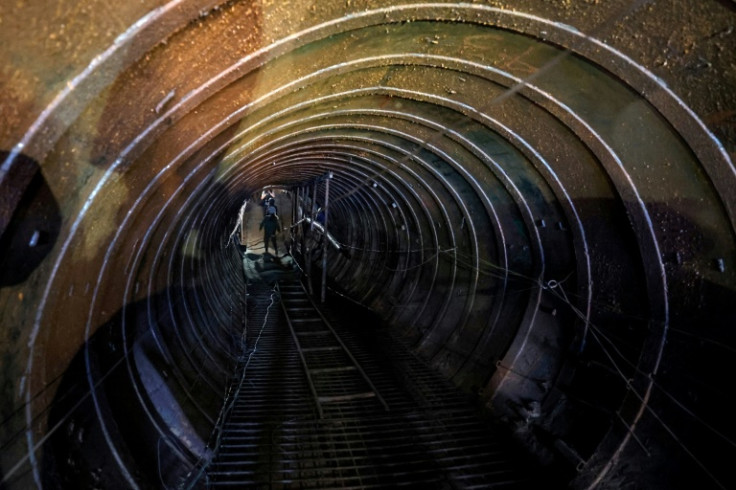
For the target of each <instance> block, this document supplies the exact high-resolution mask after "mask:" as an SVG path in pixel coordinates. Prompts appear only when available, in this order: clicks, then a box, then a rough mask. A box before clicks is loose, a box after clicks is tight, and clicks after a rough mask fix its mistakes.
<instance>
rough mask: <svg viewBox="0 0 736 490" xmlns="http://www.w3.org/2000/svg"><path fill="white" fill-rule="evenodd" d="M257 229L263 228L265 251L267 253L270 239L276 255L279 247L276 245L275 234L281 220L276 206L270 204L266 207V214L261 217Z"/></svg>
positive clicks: (279, 228) (279, 229) (278, 229)
mask: <svg viewBox="0 0 736 490" xmlns="http://www.w3.org/2000/svg"><path fill="white" fill-rule="evenodd" d="M258 229H259V230H263V245H264V247H265V248H266V253H268V244H269V241H271V242H273V251H274V254H276V255H278V254H279V249H278V246H277V245H276V234H277V233H278V232H280V231H281V220H280V219H279V216H278V215H277V214H276V208H274V207H272V206H271V207H268V208H267V210H266V215H265V216H264V217H263V221H261V224H260V226H259V227H258Z"/></svg>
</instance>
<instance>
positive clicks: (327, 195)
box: [321, 174, 332, 303]
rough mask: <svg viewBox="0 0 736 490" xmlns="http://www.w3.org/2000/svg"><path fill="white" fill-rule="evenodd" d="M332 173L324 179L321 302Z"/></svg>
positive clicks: (325, 271)
mask: <svg viewBox="0 0 736 490" xmlns="http://www.w3.org/2000/svg"><path fill="white" fill-rule="evenodd" d="M331 177H332V174H328V175H327V179H325V209H324V212H325V222H324V223H322V229H323V231H322V296H321V300H322V303H324V302H325V293H326V291H327V214H328V213H327V210H328V209H329V205H330V178H331Z"/></svg>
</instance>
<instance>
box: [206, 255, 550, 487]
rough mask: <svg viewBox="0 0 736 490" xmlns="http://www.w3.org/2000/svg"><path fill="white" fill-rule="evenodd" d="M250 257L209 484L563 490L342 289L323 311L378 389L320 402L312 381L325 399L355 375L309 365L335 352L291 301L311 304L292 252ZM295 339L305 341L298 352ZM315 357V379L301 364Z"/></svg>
mask: <svg viewBox="0 0 736 490" xmlns="http://www.w3.org/2000/svg"><path fill="white" fill-rule="evenodd" d="M254 248H255V247H254ZM243 259H244V260H243V262H244V266H245V270H246V274H247V275H248V281H249V286H248V298H247V304H248V318H247V322H248V323H247V325H248V327H247V342H246V344H247V348H246V351H245V352H244V354H243V355H242V357H241V359H240V366H239V369H238V371H237V373H236V375H235V376H234V379H233V382H232V389H231V390H230V393H231V395H230V397H231V398H232V400H230V401H233V403H232V405H231V406H232V409H231V410H230V412H229V414H228V416H227V418H226V420H225V423H224V428H223V432H222V433H221V438H220V443H219V447H218V448H217V450H216V452H215V456H214V458H213V460H212V462H211V464H210V465H209V467H208V469H207V474H206V478H207V484H208V485H210V486H212V487H244V486H248V487H259V488H376V487H381V488H386V487H405V488H447V489H450V488H520V489H521V488H524V489H528V488H541V487H542V486H544V487H545V488H564V485H563V484H562V483H559V482H558V483H559V484H558V485H556V484H555V481H556V480H555V478H554V477H553V476H552V475H550V474H549V472H548V471H547V470H546V469H543V468H542V467H541V466H540V465H538V464H537V463H536V462H535V461H534V460H533V459H531V458H529V457H527V455H526V454H525V453H523V452H522V451H521V450H520V449H519V448H518V447H517V446H516V444H515V441H514V440H513V438H512V437H511V434H510V433H508V431H507V428H506V427H503V426H500V425H497V424H496V423H495V422H494V421H493V420H492V419H490V418H489V417H487V416H486V415H483V414H482V413H481V412H480V411H479V409H478V408H477V407H476V406H475V405H474V403H473V400H472V398H471V397H470V396H468V395H465V394H463V393H461V392H459V391H458V390H457V389H456V388H455V387H454V386H452V385H451V384H450V383H449V382H447V381H446V380H444V379H443V378H441V377H440V376H439V375H438V374H436V373H435V372H433V371H432V370H431V369H430V368H429V367H428V366H427V365H426V364H425V363H423V362H422V361H421V360H420V359H419V358H417V357H416V356H414V355H412V354H411V353H410V351H409V350H408V349H407V348H406V347H405V346H403V345H402V344H401V342H400V341H399V340H398V339H397V338H395V337H394V336H392V334H391V333H390V332H389V331H388V329H386V328H385V327H384V326H383V325H381V324H380V322H379V321H378V320H377V319H376V318H374V317H373V316H372V315H371V314H370V312H367V311H362V310H361V309H360V308H359V307H357V306H353V305H349V304H345V303H343V302H342V301H344V300H342V299H341V298H339V297H337V296H332V297H330V296H328V301H327V302H326V303H325V304H324V305H320V311H321V312H322V314H323V315H324V319H325V320H328V321H329V325H331V327H332V329H334V332H335V333H336V334H337V336H338V337H339V339H340V340H341V341H342V343H343V344H344V346H345V347H346V349H347V350H348V351H349V352H350V354H351V355H352V356H353V358H354V360H355V362H357V364H358V365H359V368H358V369H360V370H362V371H363V372H364V373H365V377H367V378H368V380H369V382H370V383H371V384H372V386H373V389H374V390H375V392H376V394H375V396H366V397H360V396H356V397H351V396H343V397H340V396H334V397H332V398H330V397H324V396H323V397H322V400H323V403H322V404H321V405H320V404H318V403H317V402H316V400H317V398H316V397H315V396H314V395H315V393H314V392H313V391H312V387H315V389H316V390H317V391H318V393H316V394H317V395H324V394H325V391H324V390H332V391H330V393H335V392H337V393H346V392H350V390H351V389H353V388H354V387H353V386H352V385H353V384H354V383H356V381H355V378H354V377H353V378H351V377H350V376H347V375H345V374H344V373H342V372H339V373H335V375H334V376H332V378H331V379H329V380H328V381H326V383H327V385H329V386H327V387H325V384H324V383H325V382H324V381H323V382H322V386H320V381H319V380H318V376H317V375H316V374H315V372H317V371H329V368H328V369H311V368H313V367H314V366H317V365H318V366H325V365H329V363H330V362H334V355H335V354H334V352H333V351H332V350H331V349H330V348H329V347H328V348H324V347H323V348H322V349H325V350H326V351H327V353H326V354H325V355H323V356H322V357H317V358H315V357H314V355H318V356H319V351H320V348H319V346H320V345H324V344H321V341H320V340H319V337H317V336H315V335H317V334H316V333H315V332H316V330H312V331H311V332H310V331H305V330H304V328H305V327H303V326H302V327H300V326H298V324H299V321H300V320H301V321H302V323H304V322H306V323H308V322H309V320H308V319H306V317H305V316H304V315H309V314H308V313H307V314H302V316H301V317H299V314H300V311H301V310H305V308H301V307H298V306H296V307H295V306H294V305H296V304H297V303H299V302H306V300H304V299H303V298H302V297H299V298H296V297H295V295H297V296H298V295H299V291H300V290H301V291H304V289H303V288H302V286H301V283H300V282H299V279H300V278H299V275H298V271H295V270H294V269H293V268H292V267H291V265H290V263H289V259H290V258H289V257H288V256H285V257H275V256H264V255H261V254H259V253H257V251H256V250H254V249H247V250H245V251H244V253H243ZM303 294H304V296H306V292H304V293H303ZM281 302H284V306H283V307H282V304H281ZM309 303H311V301H309ZM287 311H289V313H288V317H289V318H290V319H291V327H290V322H289V321H287V313H286V312H287ZM291 328H293V329H296V331H297V332H298V333H296V334H294V333H292V331H291ZM314 328H315V329H323V327H314ZM299 329H301V331H300V330H299ZM295 338H298V339H301V342H300V346H301V350H300V348H299V347H298V346H297V344H296V340H295ZM308 342H312V343H311V344H310V343H308ZM315 346H317V347H316V348H315ZM309 353H312V355H313V356H312V358H311V359H310V360H309V361H308V364H307V365H308V366H309V368H310V371H311V372H312V375H311V377H310V378H308V376H307V374H306V370H305V364H303V362H302V360H301V359H302V357H308V356H309V355H310V354H309ZM325 356H327V357H325ZM329 356H332V357H329ZM325 363H327V364H325ZM349 369H350V370H351V371H355V369H353V368H349ZM336 371H340V368H337V369H336ZM310 383H311V385H310ZM355 389H357V390H358V391H360V390H361V389H362V388H355ZM328 399H329V400H330V401H325V400H328ZM318 405H319V407H318Z"/></svg>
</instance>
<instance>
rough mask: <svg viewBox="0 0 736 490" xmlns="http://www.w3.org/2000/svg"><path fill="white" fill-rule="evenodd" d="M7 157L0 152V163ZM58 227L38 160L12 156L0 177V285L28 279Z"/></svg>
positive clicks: (55, 206) (56, 207)
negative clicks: (8, 167) (5, 172)
mask: <svg viewBox="0 0 736 490" xmlns="http://www.w3.org/2000/svg"><path fill="white" fill-rule="evenodd" d="M9 156H10V153H9V152H7V151H0V162H4V161H5V160H6V158H8V157H9ZM60 228H61V215H60V213H59V205H58V204H57V202H56V199H55V198H54V195H53V193H52V192H51V189H50V188H49V186H48V184H47V183H46V179H45V178H44V176H43V173H42V172H41V170H40V167H39V165H38V163H37V162H36V161H35V160H33V159H32V158H29V157H27V156H25V155H22V154H20V155H17V156H15V158H14V160H13V163H12V165H11V166H10V170H9V172H8V174H7V175H6V176H5V177H4V178H3V179H2V180H0V287H3V286H10V285H16V284H20V283H22V282H23V281H25V280H26V279H28V276H30V274H31V272H33V271H34V270H35V269H36V267H38V266H39V264H40V263H41V262H42V261H43V259H44V258H45V257H46V256H47V255H48V254H49V252H51V249H52V248H53V246H54V244H55V243H56V239H57V238H58V236H59V230H60Z"/></svg>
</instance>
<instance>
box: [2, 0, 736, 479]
mask: <svg viewBox="0 0 736 490" xmlns="http://www.w3.org/2000/svg"><path fill="white" fill-rule="evenodd" d="M390 3H391V2H358V1H350V0H348V1H347V2H320V3H310V2H288V3H287V2H284V3H278V2H276V3H274V2H267V1H263V2H228V3H223V4H218V3H216V2H203V1H199V2H197V1H174V2H170V3H155V2H147V3H145V4H130V5H116V6H110V5H107V4H105V5H104V6H103V5H100V4H98V3H96V2H68V3H65V2H61V3H58V4H56V3H55V4H54V5H53V7H52V6H51V4H47V3H46V2H42V1H35V2H27V3H23V4H22V5H20V4H18V5H14V6H10V5H8V6H5V5H3V6H2V7H0V9H2V10H1V11H0V19H2V33H0V44H1V45H2V46H3V47H2V49H1V50H0V53H2V59H3V68H2V72H1V73H2V75H0V79H1V80H2V84H3V85H2V86H3V96H2V97H3V101H2V109H1V111H2V119H3V124H2V127H0V141H2V148H0V149H1V150H3V153H2V157H3V161H2V168H1V170H0V172H1V173H0V192H1V193H2V195H1V196H0V199H1V201H0V234H1V235H0V238H2V242H1V243H0V246H1V247H2V253H3V257H2V258H0V262H2V276H1V277H0V280H2V282H0V298H1V302H0V305H1V306H0V311H1V312H2V313H1V315H2V335H3V338H2V353H3V370H2V373H3V374H2V376H3V379H2V390H3V391H2V394H1V395H0V398H2V400H3V401H2V407H1V408H2V419H3V420H4V422H3V426H2V431H3V432H2V433H3V436H2V443H3V451H2V453H3V454H2V473H3V474H4V475H10V476H5V477H4V482H5V483H6V484H8V485H9V487H8V488H11V487H12V488H26V487H27V485H32V482H33V481H35V482H36V483H37V484H38V485H41V481H42V479H43V478H44V477H43V473H44V469H43V468H44V466H43V464H44V463H43V461H42V459H43V458H42V456H41V454H42V453H43V449H42V445H43V443H44V442H45V440H46V437H47V436H50V435H51V434H53V433H55V432H57V431H59V432H60V430H59V428H60V427H64V425H63V423H64V422H65V420H64V418H63V416H62V417H61V422H60V423H59V424H58V425H56V426H55V425H53V423H50V421H51V422H53V421H54V420H56V419H54V415H53V413H54V412H53V410H51V412H50V411H49V410H50V408H49V407H52V402H53V401H54V399H55V397H56V399H58V398H59V393H60V391H63V389H66V388H64V387H65V386H67V385H65V384H64V379H68V378H69V377H70V376H69V375H67V376H66V378H65V372H68V370H69V369H70V366H74V365H76V364H75V362H76V363H81V364H80V366H82V365H83V366H86V368H85V369H81V371H80V373H81V374H80V376H79V384H80V386H83V387H84V386H86V387H87V388H86V391H85V390H84V389H82V391H80V392H79V393H82V394H84V395H83V396H88V395H89V393H92V396H91V397H90V399H92V400H94V407H95V410H96V412H95V413H96V416H97V417H98V419H99V426H100V428H99V430H100V431H101V432H100V433H101V434H104V438H103V439H104V442H102V443H101V444H102V446H104V447H108V448H109V451H110V452H111V453H112V454H114V455H115V458H114V459H115V463H114V465H113V466H115V467H117V468H118V471H119V472H120V474H121V476H122V478H123V481H126V482H127V483H129V484H130V486H137V485H142V484H141V481H144V480H145V477H144V476H141V474H142V473H145V470H140V471H137V470H135V469H134V468H136V465H137V464H139V463H138V460H136V457H135V455H131V454H128V452H129V449H126V447H128V446H131V445H134V443H133V442H131V441H132V440H133V439H136V438H139V439H146V438H147V436H143V435H137V434H136V431H143V430H144V429H142V428H141V427H145V430H146V431H151V432H152V433H155V434H159V435H161V437H167V438H170V439H172V440H176V442H175V443H171V444H169V447H171V448H173V449H172V450H171V452H172V453H173V454H174V456H172V458H173V460H174V461H179V462H180V466H183V467H186V465H187V464H188V465H190V466H191V465H193V464H194V462H196V461H197V459H198V458H201V457H203V454H204V453H205V452H206V450H205V449H203V448H202V444H204V441H206V439H207V437H208V435H209V431H210V430H211V428H212V425H213V424H214V423H215V420H216V418H217V411H218V409H219V405H218V404H219V403H220V402H219V400H220V398H221V395H222V393H223V391H224V389H225V386H224V380H225V378H226V376H227V374H228V373H229V372H230V370H231V367H232V364H233V362H234V361H235V359H236V358H237V355H238V353H237V351H236V344H234V343H233V342H232V338H236V337H237V336H238V332H240V330H242V328H243V324H242V321H243V316H242V315H243V312H242V309H243V301H242V294H244V293H243V291H244V284H243V278H242V271H241V270H240V264H239V261H238V260H237V258H235V250H234V247H233V244H232V241H231V237H230V233H231V230H232V229H233V226H234V225H235V220H236V218H237V213H238V210H239V209H240V207H241V205H242V204H243V202H244V201H246V200H247V199H248V198H249V197H250V196H251V195H252V194H254V193H257V192H260V189H261V188H262V187H263V186H265V185H275V186H278V187H280V188H281V189H284V190H288V191H290V192H292V194H291V196H292V199H293V198H294V197H296V196H297V194H298V195H299V196H302V197H303V196H310V198H311V196H313V195H314V191H315V185H316V197H317V204H319V205H323V204H324V202H325V198H326V196H325V180H324V179H323V177H324V176H325V175H327V174H329V173H331V174H332V179H330V191H329V192H330V195H329V200H330V206H329V213H330V214H329V219H330V223H331V230H332V233H333V235H334V236H335V238H336V240H338V241H339V242H340V244H341V250H340V251H337V250H331V251H330V253H331V255H330V260H329V266H328V271H327V272H328V276H329V284H330V287H331V288H332V290H333V291H335V292H338V293H339V294H342V295H344V296H347V297H349V298H350V299H351V300H352V301H355V302H357V303H360V304H362V305H365V306H368V307H370V308H371V309H373V310H374V311H376V312H377V313H379V314H380V316H381V317H382V318H383V319H384V320H385V321H386V322H387V323H388V324H390V325H391V326H392V328H393V329H394V330H395V332H396V333H397V335H398V336H399V337H400V338H401V339H402V340H403V341H405V342H406V343H407V344H408V345H409V346H411V347H412V348H413V350H414V351H415V352H416V353H417V354H418V355H420V356H421V357H423V358H424V359H426V360H428V361H429V362H430V363H431V364H432V365H433V366H434V367H435V368H436V369H437V370H438V371H440V372H441V373H443V374H444V375H446V376H447V377H448V378H449V379H451V380H453V381H454V382H455V383H456V384H457V385H458V386H460V387H462V388H463V389H465V390H467V391H469V392H472V393H475V394H476V395H477V396H478V398H479V400H480V401H481V402H482V404H483V405H484V406H486V407H487V408H488V409H490V410H491V411H492V412H493V413H495V414H497V415H498V416H499V417H502V418H503V419H504V420H506V421H507V422H508V423H509V424H510V425H512V426H513V427H515V428H516V429H517V432H518V434H519V436H520V438H521V439H523V440H524V441H526V443H527V444H528V445H529V446H530V447H531V448H533V449H534V450H535V451H537V452H538V453H539V454H540V455H541V457H543V458H544V457H550V455H551V454H555V455H556V457H562V458H563V459H566V460H567V461H568V463H570V464H572V465H573V466H576V467H577V469H578V470H579V474H578V475H577V476H576V478H575V485H576V486H577V487H580V488H587V487H590V488H594V487H596V486H600V488H609V487H606V485H609V486H610V487H611V488H614V487H615V485H616V484H617V483H620V482H621V481H633V480H635V479H636V478H639V477H642V475H645V476H644V477H646V478H650V479H653V481H655V482H656V481H660V482H661V481H663V477H662V476H661V473H659V474H658V471H660V470H662V469H663V468H669V467H670V466H672V465H675V464H678V463H680V462H684V463H683V465H684V466H687V467H692V468H694V470H693V472H694V474H696V475H699V477H700V478H702V481H703V482H706V483H705V486H704V488H705V487H707V488H710V487H709V485H713V488H719V487H720V488H725V486H727V483H728V482H731V483H733V476H731V475H730V472H729V471H728V468H727V466H726V465H725V464H724V463H719V462H717V461H716V460H715V459H714V458H713V455H714V454H721V455H723V454H726V455H734V442H733V441H734V436H735V435H734V433H733V430H732V429H729V427H730V426H731V425H732V424H730V423H729V417H730V415H729V414H728V413H727V410H726V408H725V407H726V406H727V404H725V402H724V400H725V396H726V395H725V391H727V388H726V385H724V384H723V383H725V380H726V379H728V377H727V374H726V373H728V371H729V370H732V369H733V366H732V361H731V360H730V359H729V357H730V356H731V355H732V353H733V349H734V344H733V324H734V320H736V318H735V317H734V314H733V312H732V308H731V304H732V300H733V298H734V286H735V284H736V274H735V273H734V270H736V269H735V268H736V247H734V238H735V237H734V225H735V224H736V221H735V220H736V192H735V191H734V189H736V173H735V172H734V166H733V162H732V159H733V156H734V152H735V151H736V150H735V149H736V132H735V131H734V127H736V126H734V113H735V111H736V100H735V99H736V95H735V94H736V91H734V90H733V87H734V86H736V49H734V48H736V42H734V39H735V38H734V36H736V33H733V30H734V24H735V23H736V13H735V12H734V7H733V4H732V3H729V2H728V1H722V2H721V1H716V0H712V1H707V2H704V1H694V0H693V1H682V2H676V3H674V4H673V3H672V2H659V1H648V2H647V1H644V2H642V1H631V2H628V1H610V2H597V1H587V0H581V1H567V0H566V1H563V0H559V1H543V2H539V1H536V2H535V1H529V2H516V3H514V5H513V6H508V5H506V4H505V2H487V4H480V3H478V4H476V3H474V4H455V3H414V4H412V3H410V2H406V4H400V5H390ZM14 9H17V11H16V10H14ZM248 205H253V201H249V204H248ZM95 337H96V338H97V340H94V341H93V339H94V338H95ZM85 345H87V346H89V345H93V346H94V349H93V348H88V349H86V350H84V349H82V347H83V346H85ZM80 349H81V350H80ZM95 349H96V350H95ZM105 349H107V350H105ZM90 352H91V353H90ZM80 356H81V357H80ZM75 359H76V361H75ZM123 366H124V367H125V371H126V373H127V374H122V375H120V376H121V378H120V379H121V380H123V381H121V382H124V383H128V384H130V388H129V389H130V392H129V393H128V394H129V395H130V396H131V397H132V398H134V399H135V400H137V402H133V405H135V408H134V409H133V410H137V411H138V412H135V413H140V414H141V419H142V420H145V421H146V422H141V425H140V426H135V424H133V426H130V427H129V428H130V430H129V431H128V432H127V433H125V432H126V431H125V427H127V426H126V423H127V422H126V423H121V422H120V421H121V417H125V413H124V411H123V412H122V413H120V410H122V409H117V410H118V412H116V409H115V408H111V409H106V408H105V407H104V405H105V402H104V401H100V400H98V395H97V394H96V393H97V391H99V390H97V389H96V388H95V389H92V390H90V388H89V387H90V386H93V387H98V386H100V384H101V383H102V382H103V381H104V379H105V376H106V374H105V373H109V372H112V371H113V370H116V369H119V370H123ZM115 376H117V375H115ZM162 385H166V386H168V391H167V390H164V391H166V393H165V394H162V392H161V390H160V389H159V388H156V386H159V387H160V386H162ZM75 386H76V385H75ZM60 387H61V388H60ZM67 388H68V387H67ZM75 389H80V388H78V387H77V388H75ZM69 390H71V388H69ZM70 392H71V391H70ZM108 396H109V397H112V398H114V395H111V394H110V395H108ZM120 396H122V395H120ZM112 398H111V399H112ZM110 404H111V405H112V402H110ZM53 406H56V405H53ZM162 407H168V408H162ZM50 413H51V415H49V414H50ZM118 425H119V426H120V427H118ZM116 427H117V428H116ZM116 431H119V432H121V434H119V433H118V432H116ZM172 434H173V435H172ZM151 437H153V436H151ZM146 440H147V439H146ZM151 440H153V441H154V443H153V444H154V445H155V440H156V439H155V438H153V439H151ZM193 441H194V442H193ZM197 441H199V442H197ZM29 447H32V448H34V449H33V450H29ZM642 454H646V457H643V456H642ZM726 460H727V458H726ZM641 461H647V462H645V463H642V462H641ZM724 461H725V460H724ZM182 462H183V464H181V463H182ZM90 464H92V463H90ZM617 478H618V479H620V480H617ZM6 480H7V481H6ZM142 486H144V487H145V485H142Z"/></svg>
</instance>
